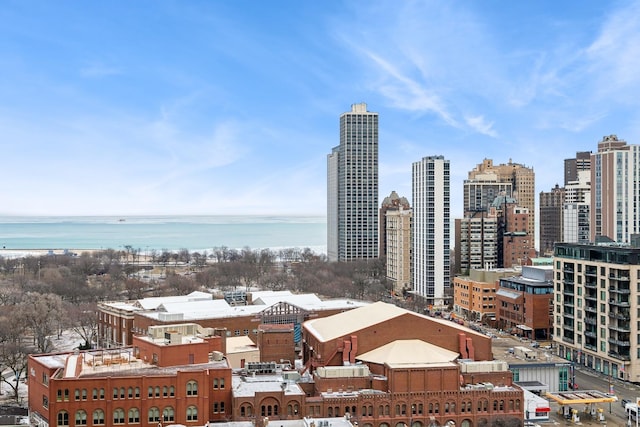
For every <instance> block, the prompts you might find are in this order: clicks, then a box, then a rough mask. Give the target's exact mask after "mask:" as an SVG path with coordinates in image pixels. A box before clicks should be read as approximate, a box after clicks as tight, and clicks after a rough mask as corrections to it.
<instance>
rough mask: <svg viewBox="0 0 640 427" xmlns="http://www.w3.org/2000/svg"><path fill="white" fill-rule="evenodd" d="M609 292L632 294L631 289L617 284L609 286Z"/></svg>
mask: <svg viewBox="0 0 640 427" xmlns="http://www.w3.org/2000/svg"><path fill="white" fill-rule="evenodd" d="M609 292H612V293H616V294H620V295H629V294H631V290H630V289H624V288H618V287H615V286H609Z"/></svg>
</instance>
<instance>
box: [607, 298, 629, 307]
mask: <svg viewBox="0 0 640 427" xmlns="http://www.w3.org/2000/svg"><path fill="white" fill-rule="evenodd" d="M609 304H611V305H616V306H618V307H630V304H629V301H616V300H614V299H610V300H609Z"/></svg>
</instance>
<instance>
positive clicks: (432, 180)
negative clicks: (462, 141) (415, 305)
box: [411, 156, 451, 306]
mask: <svg viewBox="0 0 640 427" xmlns="http://www.w3.org/2000/svg"><path fill="white" fill-rule="evenodd" d="M449 169H450V168H449V161H448V160H445V159H444V157H443V156H430V157H424V158H423V159H422V160H421V161H419V162H415V163H413V165H412V180H411V184H412V185H411V187H412V197H413V203H412V205H413V243H412V245H413V292H415V293H416V294H417V295H419V296H422V297H423V298H426V299H427V301H428V302H429V303H430V304H433V305H435V306H443V305H444V304H445V289H446V288H449V287H450V286H451V284H450V279H449V276H450V271H449V270H450V266H449V247H450V242H449V239H450V236H449V234H450V231H449V230H450V225H449V224H450V171H449Z"/></svg>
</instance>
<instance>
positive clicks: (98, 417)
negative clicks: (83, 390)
mask: <svg viewBox="0 0 640 427" xmlns="http://www.w3.org/2000/svg"><path fill="white" fill-rule="evenodd" d="M102 424H104V411H103V410H102V409H96V410H95V411H93V425H102Z"/></svg>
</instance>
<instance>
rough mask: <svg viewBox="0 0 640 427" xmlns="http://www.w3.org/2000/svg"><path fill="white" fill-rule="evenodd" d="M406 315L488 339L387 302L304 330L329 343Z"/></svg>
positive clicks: (318, 321)
mask: <svg viewBox="0 0 640 427" xmlns="http://www.w3.org/2000/svg"><path fill="white" fill-rule="evenodd" d="M406 314H409V315H411V316H415V317H418V318H420V319H425V320H428V321H429V322H432V323H440V324H442V325H445V326H447V327H449V328H454V329H459V330H460V331H463V332H464V333H465V334H467V336H469V335H476V336H481V337H484V338H486V336H485V335H484V334H481V333H479V332H476V331H473V330H471V329H469V328H467V327H466V326H463V325H459V324H457V323H455V322H451V321H449V320H445V319H441V318H437V317H429V316H425V315H422V314H419V313H415V312H413V311H410V310H406V309H404V308H400V307H397V306H395V305H393V304H388V303H386V302H376V303H373V304H368V305H365V306H362V307H358V308H355V309H353V310H349V311H344V312H342V313H338V314H335V315H333V316H329V317H324V318H320V319H312V320H308V321H306V322H305V323H304V328H305V329H306V330H307V331H309V332H310V333H311V334H313V336H315V337H316V338H317V339H318V340H320V341H321V342H327V341H331V340H332V339H335V338H339V337H342V336H345V335H348V334H350V333H353V332H355V331H359V330H362V329H365V328H367V327H369V326H372V325H377V324H380V323H383V322H388V321H389V320H391V319H394V318H396V317H400V316H403V315H406Z"/></svg>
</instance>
